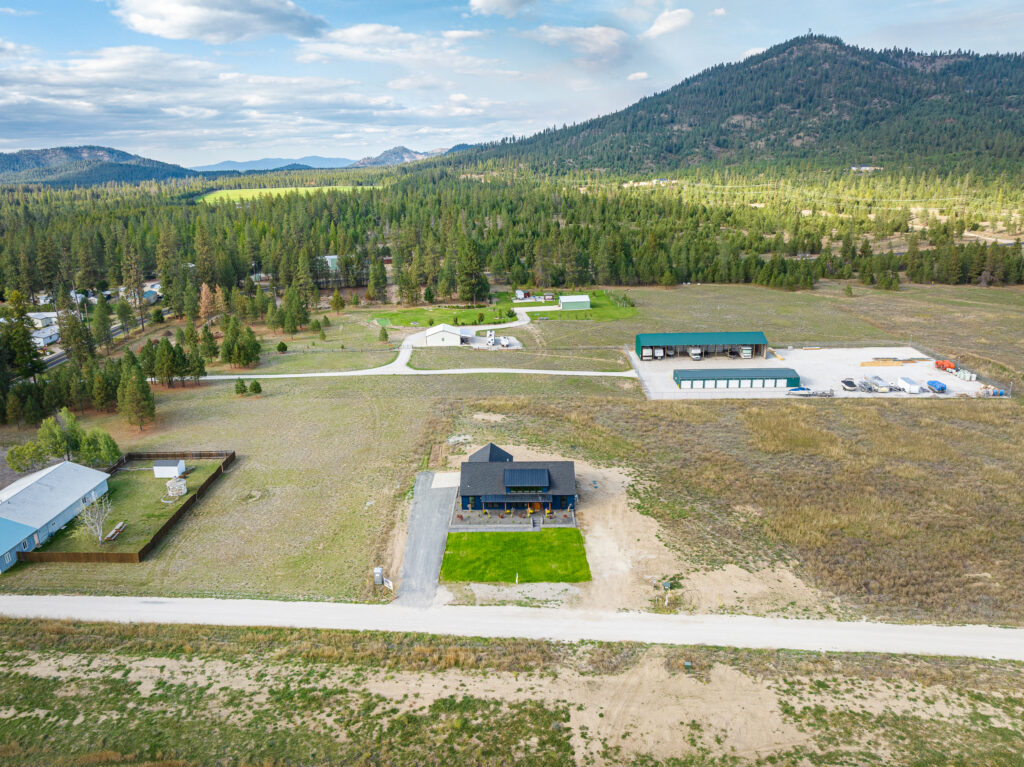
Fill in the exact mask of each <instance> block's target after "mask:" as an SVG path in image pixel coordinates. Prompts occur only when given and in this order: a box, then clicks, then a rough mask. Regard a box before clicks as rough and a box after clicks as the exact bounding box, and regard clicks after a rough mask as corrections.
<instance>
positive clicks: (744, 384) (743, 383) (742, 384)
mask: <svg viewBox="0 0 1024 767" xmlns="http://www.w3.org/2000/svg"><path fill="white" fill-rule="evenodd" d="M740 388H741V389H749V388H750V380H749V379H747V378H744V379H743V380H742V381H740Z"/></svg>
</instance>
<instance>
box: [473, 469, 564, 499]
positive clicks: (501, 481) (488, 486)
mask: <svg viewBox="0 0 1024 767" xmlns="http://www.w3.org/2000/svg"><path fill="white" fill-rule="evenodd" d="M524 469H526V470H529V469H546V470H547V472H548V478H549V479H550V481H551V484H550V486H549V487H548V491H547V492H548V493H550V494H551V495H576V464H574V463H573V462H572V461H513V462H511V463H507V462H499V463H480V462H471V461H466V462H465V463H463V464H462V476H461V478H460V480H459V494H460V495H505V471H506V470H513V471H515V470H524Z"/></svg>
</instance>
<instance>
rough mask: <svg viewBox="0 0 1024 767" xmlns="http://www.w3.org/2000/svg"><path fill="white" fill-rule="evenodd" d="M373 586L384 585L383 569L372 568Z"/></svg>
mask: <svg viewBox="0 0 1024 767" xmlns="http://www.w3.org/2000/svg"><path fill="white" fill-rule="evenodd" d="M373 585H374V586H383V585H384V568H383V567H375V568H373Z"/></svg>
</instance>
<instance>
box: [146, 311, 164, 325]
mask: <svg viewBox="0 0 1024 767" xmlns="http://www.w3.org/2000/svg"><path fill="white" fill-rule="evenodd" d="M149 321H150V322H152V323H153V324H154V325H159V324H160V323H162V322H163V321H164V313H163V310H161V309H153V311H151V312H150V313H149Z"/></svg>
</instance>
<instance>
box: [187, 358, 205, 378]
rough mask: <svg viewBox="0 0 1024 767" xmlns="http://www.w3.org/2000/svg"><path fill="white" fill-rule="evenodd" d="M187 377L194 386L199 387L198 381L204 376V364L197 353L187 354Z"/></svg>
mask: <svg viewBox="0 0 1024 767" xmlns="http://www.w3.org/2000/svg"><path fill="white" fill-rule="evenodd" d="M188 375H189V378H191V379H192V380H193V381H195V382H196V386H198V385H199V379H200V378H202V377H203V376H205V375H206V364H205V363H204V362H203V356H202V355H201V354H199V353H198V352H189V354H188Z"/></svg>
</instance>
